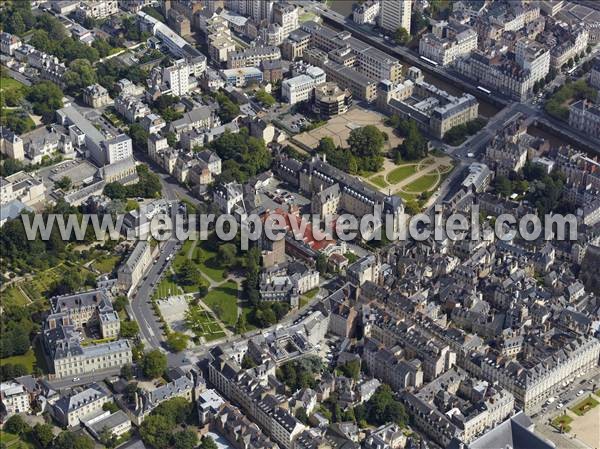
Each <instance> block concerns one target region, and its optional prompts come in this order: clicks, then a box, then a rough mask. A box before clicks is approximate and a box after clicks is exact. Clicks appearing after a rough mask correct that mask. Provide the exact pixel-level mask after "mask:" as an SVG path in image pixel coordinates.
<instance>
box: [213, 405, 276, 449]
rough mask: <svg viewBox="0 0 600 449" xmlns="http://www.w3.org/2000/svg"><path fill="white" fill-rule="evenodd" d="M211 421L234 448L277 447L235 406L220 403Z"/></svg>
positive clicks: (274, 448)
mask: <svg viewBox="0 0 600 449" xmlns="http://www.w3.org/2000/svg"><path fill="white" fill-rule="evenodd" d="M213 423H214V426H215V429H216V430H217V431H218V432H219V434H221V435H223V436H224V437H225V438H226V439H227V441H229V442H230V443H231V444H232V445H233V447H235V448H236V449H278V448H279V446H278V445H277V444H276V443H274V442H272V441H271V440H270V439H269V438H268V437H267V436H266V435H265V434H263V432H262V431H261V430H260V427H258V426H257V425H256V424H254V423H253V422H251V421H250V420H249V419H248V418H246V416H245V415H244V414H243V413H242V412H241V411H240V410H239V409H238V408H236V407H234V406H233V405H231V404H229V403H227V402H226V403H224V404H222V405H221V406H220V407H219V409H218V410H217V412H216V413H215V415H214V418H213ZM241 442H243V443H241Z"/></svg>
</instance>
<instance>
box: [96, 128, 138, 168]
mask: <svg viewBox="0 0 600 449" xmlns="http://www.w3.org/2000/svg"><path fill="white" fill-rule="evenodd" d="M101 148H102V150H103V153H104V157H105V163H106V164H107V165H110V164H114V163H116V162H119V161H124V160H125V159H128V158H130V157H131V156H132V155H133V146H132V143H131V138H130V137H129V136H128V135H127V134H120V135H118V136H117V137H114V138H112V139H108V140H105V141H103V142H102V144H101Z"/></svg>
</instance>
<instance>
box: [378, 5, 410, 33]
mask: <svg viewBox="0 0 600 449" xmlns="http://www.w3.org/2000/svg"><path fill="white" fill-rule="evenodd" d="M411 14H412V1H405V0H385V1H382V2H381V4H380V7H379V26H380V27H381V28H383V29H384V30H386V31H389V32H390V33H394V32H395V31H396V30H397V29H398V28H404V29H405V30H406V31H407V32H409V33H410V16H411Z"/></svg>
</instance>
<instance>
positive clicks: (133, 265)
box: [117, 240, 152, 292]
mask: <svg viewBox="0 0 600 449" xmlns="http://www.w3.org/2000/svg"><path fill="white" fill-rule="evenodd" d="M151 264H152V249H151V247H150V244H149V243H148V242H147V241H145V240H143V241H139V242H137V243H136V244H135V246H134V247H133V251H132V252H131V254H130V255H129V257H127V260H126V261H125V262H124V263H123V265H122V266H121V267H119V270H118V272H117V283H118V284H119V287H120V288H121V289H122V290H124V291H127V292H129V291H130V290H131V288H132V287H136V286H137V285H138V283H139V282H140V279H142V277H144V273H145V272H146V270H147V269H148V267H149V266H150V265H151Z"/></svg>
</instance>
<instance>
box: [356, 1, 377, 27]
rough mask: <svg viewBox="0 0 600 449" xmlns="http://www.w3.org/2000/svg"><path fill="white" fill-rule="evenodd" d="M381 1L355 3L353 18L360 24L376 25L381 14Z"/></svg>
mask: <svg viewBox="0 0 600 449" xmlns="http://www.w3.org/2000/svg"><path fill="white" fill-rule="evenodd" d="M379 8H380V2H379V1H378V0H367V1H365V2H362V3H360V4H355V5H354V7H353V8H352V20H353V21H354V22H356V23H358V24H359V25H365V24H371V25H375V22H376V21H377V17H378V16H379Z"/></svg>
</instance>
